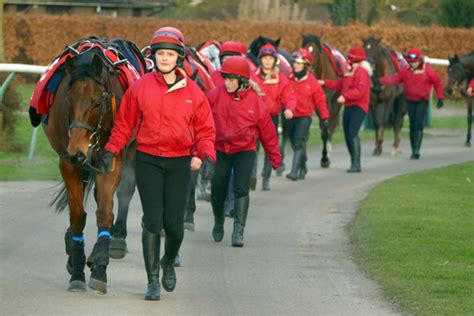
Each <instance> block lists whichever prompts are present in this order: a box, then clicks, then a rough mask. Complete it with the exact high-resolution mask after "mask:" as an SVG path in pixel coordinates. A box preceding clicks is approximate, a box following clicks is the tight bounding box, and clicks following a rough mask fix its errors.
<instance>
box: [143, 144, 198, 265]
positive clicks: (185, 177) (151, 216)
mask: <svg viewBox="0 0 474 316" xmlns="http://www.w3.org/2000/svg"><path fill="white" fill-rule="evenodd" d="M190 172H191V168H190V157H177V158H164V157H158V156H153V155H149V154H146V153H143V152H140V151H137V158H136V164H135V175H136V179H137V188H138V193H139V194H140V200H141V202H142V208H143V218H142V222H143V227H144V228H145V229H146V230H148V231H149V232H152V233H154V234H160V232H161V228H162V227H163V228H164V230H165V232H166V242H165V253H166V256H167V257H168V258H170V259H174V258H175V257H176V255H177V254H178V251H179V247H180V246H181V242H182V241H183V236H184V228H183V222H184V207H185V204H186V197H187V193H188V188H189V181H190Z"/></svg>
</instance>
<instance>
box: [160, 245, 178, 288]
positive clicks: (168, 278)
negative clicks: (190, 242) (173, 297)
mask: <svg viewBox="0 0 474 316" xmlns="http://www.w3.org/2000/svg"><path fill="white" fill-rule="evenodd" d="M174 264H175V258H173V259H168V257H167V256H166V254H165V255H164V256H163V258H161V267H162V268H163V276H162V277H161V284H162V285H163V287H164V288H165V290H166V291H167V292H173V291H174V289H175V287H176V271H174Z"/></svg>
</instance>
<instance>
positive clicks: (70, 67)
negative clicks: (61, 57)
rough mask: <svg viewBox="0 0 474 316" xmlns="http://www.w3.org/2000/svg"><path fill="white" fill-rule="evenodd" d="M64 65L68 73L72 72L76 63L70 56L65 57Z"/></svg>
mask: <svg viewBox="0 0 474 316" xmlns="http://www.w3.org/2000/svg"><path fill="white" fill-rule="evenodd" d="M64 65H65V67H66V71H67V73H69V74H72V72H73V71H74V69H75V68H76V65H74V60H73V58H71V57H68V58H66V62H65V63H64Z"/></svg>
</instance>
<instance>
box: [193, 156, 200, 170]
mask: <svg viewBox="0 0 474 316" xmlns="http://www.w3.org/2000/svg"><path fill="white" fill-rule="evenodd" d="M201 165H202V160H201V159H199V158H198V157H193V158H191V170H192V171H197V170H199V169H200V168H201Z"/></svg>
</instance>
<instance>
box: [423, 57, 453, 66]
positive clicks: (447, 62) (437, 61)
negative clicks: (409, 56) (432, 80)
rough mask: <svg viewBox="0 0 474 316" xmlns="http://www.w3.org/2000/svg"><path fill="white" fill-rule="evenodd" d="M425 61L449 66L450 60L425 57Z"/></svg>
mask: <svg viewBox="0 0 474 316" xmlns="http://www.w3.org/2000/svg"><path fill="white" fill-rule="evenodd" d="M425 61H426V62H427V63H428V64H431V65H437V66H449V60H447V59H439V58H430V57H425Z"/></svg>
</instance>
